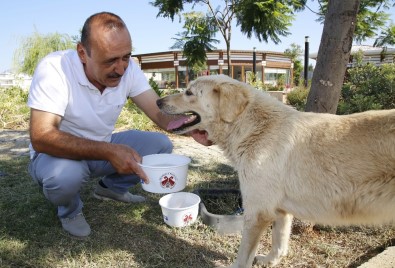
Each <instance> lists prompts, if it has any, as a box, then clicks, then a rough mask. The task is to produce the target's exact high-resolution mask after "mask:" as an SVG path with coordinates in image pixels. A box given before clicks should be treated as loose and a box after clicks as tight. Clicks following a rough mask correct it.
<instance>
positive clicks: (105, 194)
mask: <svg viewBox="0 0 395 268" xmlns="http://www.w3.org/2000/svg"><path fill="white" fill-rule="evenodd" d="M93 196H94V197H95V198H97V199H101V200H115V201H121V202H125V203H142V202H145V197H142V196H140V195H133V194H131V193H129V192H126V193H123V194H119V193H116V192H114V191H111V190H110V189H108V188H104V187H103V186H101V185H100V184H98V185H97V186H96V189H95V192H94V193H93Z"/></svg>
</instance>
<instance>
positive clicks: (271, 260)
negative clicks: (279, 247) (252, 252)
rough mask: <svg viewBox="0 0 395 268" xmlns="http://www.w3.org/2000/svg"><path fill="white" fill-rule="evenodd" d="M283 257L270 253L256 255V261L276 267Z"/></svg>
mask: <svg viewBox="0 0 395 268" xmlns="http://www.w3.org/2000/svg"><path fill="white" fill-rule="evenodd" d="M280 260H281V258H277V257H273V256H270V254H269V255H266V256H263V255H257V256H255V261H254V263H255V264H257V265H260V266H263V267H274V266H276V265H277V264H279V263H280Z"/></svg>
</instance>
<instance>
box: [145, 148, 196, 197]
mask: <svg viewBox="0 0 395 268" xmlns="http://www.w3.org/2000/svg"><path fill="white" fill-rule="evenodd" d="M190 162H191V159H190V158H189V157H186V156H183V155H177V154H151V155H146V156H143V159H142V161H141V164H140V166H141V168H142V169H143V171H144V172H145V174H147V176H148V178H149V180H150V182H149V183H144V182H143V183H142V188H143V189H144V190H145V191H147V192H151V193H158V194H168V193H175V192H179V191H182V190H183V189H184V188H185V186H186V183H187V174H188V165H189V163H190Z"/></svg>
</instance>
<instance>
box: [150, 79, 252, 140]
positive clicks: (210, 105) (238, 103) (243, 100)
mask: <svg viewBox="0 0 395 268" xmlns="http://www.w3.org/2000/svg"><path fill="white" fill-rule="evenodd" d="M249 94H250V89H249V88H248V86H247V85H246V84H245V83H242V82H239V81H237V80H234V79H232V78H230V77H228V76H226V75H211V76H204V77H199V78H197V79H196V80H194V81H193V82H191V83H190V84H189V86H188V88H187V89H186V90H185V91H184V92H182V93H178V94H173V95H169V96H166V97H164V98H161V99H159V100H158V101H157V105H158V107H159V108H160V109H161V110H162V111H163V112H165V113H167V114H170V115H179V119H178V120H175V121H173V122H171V123H170V124H169V125H168V130H172V131H173V132H174V133H177V134H183V133H186V132H189V131H191V130H194V129H199V130H206V131H208V132H209V130H210V127H212V126H213V125H212V124H220V123H223V122H225V123H231V122H233V121H234V120H235V119H236V118H237V117H238V116H239V115H240V114H241V113H242V112H243V111H244V109H245V107H246V105H247V104H248V102H249Z"/></svg>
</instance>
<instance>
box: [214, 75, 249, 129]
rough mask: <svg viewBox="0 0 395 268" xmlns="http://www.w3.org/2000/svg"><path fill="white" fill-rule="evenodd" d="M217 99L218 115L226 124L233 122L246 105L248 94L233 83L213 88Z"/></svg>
mask: <svg viewBox="0 0 395 268" xmlns="http://www.w3.org/2000/svg"><path fill="white" fill-rule="evenodd" d="M214 92H215V93H216V94H218V98H219V115H220V118H221V119H222V120H224V121H225V122H227V123H231V122H233V121H234V120H235V119H236V117H237V116H239V115H240V114H241V113H242V112H243V111H244V109H245V107H246V106H247V104H248V92H247V89H245V88H244V87H240V86H238V85H235V84H233V83H222V84H220V85H217V86H216V87H215V88H214Z"/></svg>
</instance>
